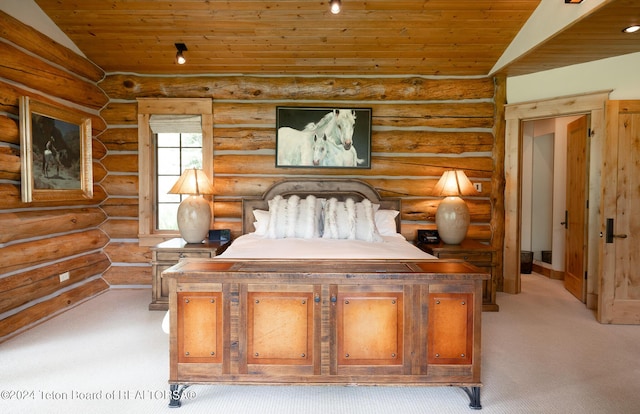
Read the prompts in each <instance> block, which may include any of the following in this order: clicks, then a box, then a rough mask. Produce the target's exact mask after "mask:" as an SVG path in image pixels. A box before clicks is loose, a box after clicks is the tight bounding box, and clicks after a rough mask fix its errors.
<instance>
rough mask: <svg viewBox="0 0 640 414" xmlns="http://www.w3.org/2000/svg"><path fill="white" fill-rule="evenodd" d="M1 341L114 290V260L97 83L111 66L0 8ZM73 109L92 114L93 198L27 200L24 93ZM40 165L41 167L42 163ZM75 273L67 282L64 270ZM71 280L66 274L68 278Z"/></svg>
mask: <svg viewBox="0 0 640 414" xmlns="http://www.w3.org/2000/svg"><path fill="white" fill-rule="evenodd" d="M0 22H1V24H0V38H1V39H0V61H1V62H2V64H1V65H0V257H1V258H2V261H1V263H0V320H1V323H0V340H2V339H3V338H7V337H10V336H11V335H13V334H15V333H17V332H20V331H22V330H24V329H27V328H28V327H29V326H31V325H33V324H34V323H37V322H38V321H40V320H43V319H47V318H49V317H51V316H52V315H55V314H57V313H58V312H61V311H63V310H64V309H66V308H68V307H70V306H74V305H75V304H77V303H79V302H82V301H84V300H87V299H88V298H90V297H93V296H95V295H97V294H99V293H100V292H103V291H105V290H106V289H108V287H109V286H108V284H107V283H106V282H105V280H104V279H103V278H102V274H103V272H105V271H106V270H107V269H108V268H109V267H110V266H111V263H110V260H109V257H108V253H107V251H106V250H105V247H107V246H109V242H110V238H109V235H108V234H107V233H106V232H105V231H103V230H101V229H100V225H101V224H102V223H103V222H104V221H105V220H106V219H107V213H106V212H105V210H104V209H102V208H100V203H101V202H102V201H103V200H105V199H106V193H105V190H104V189H103V187H102V186H101V184H100V181H101V180H102V178H103V176H104V173H105V172H106V171H107V169H106V168H104V167H102V166H101V162H100V159H102V158H104V157H105V155H106V147H105V146H104V145H103V144H102V143H101V142H100V139H99V136H100V134H102V133H103V132H104V131H105V130H106V123H105V122H104V120H103V119H102V118H101V117H100V114H99V109H100V108H102V107H103V106H104V105H105V104H106V103H107V101H108V98H107V95H106V94H105V93H104V92H103V91H102V90H101V89H100V88H99V87H98V86H97V82H98V81H99V80H100V79H102V78H103V76H104V72H103V71H102V70H101V69H100V68H98V67H97V66H95V65H94V64H93V63H91V62H89V61H88V60H86V59H84V58H81V57H80V56H78V55H77V54H75V53H74V52H73V51H71V50H69V49H67V48H65V47H63V46H61V45H59V44H57V43H55V42H53V41H52V40H50V39H49V38H47V37H46V36H44V35H42V34H40V33H39V32H37V31H35V30H34V29H32V28H31V27H29V26H26V25H23V24H22V23H20V22H19V21H17V20H15V19H14V18H12V17H11V16H9V15H7V14H5V13H3V12H0ZM23 95H28V96H30V97H32V98H34V99H37V100H40V101H43V102H47V103H53V104H56V105H60V106H66V107H72V108H73V109H75V110H78V111H80V112H82V113H84V114H86V116H88V117H90V118H91V121H92V128H93V139H92V144H93V145H92V147H93V154H92V157H93V170H94V173H95V175H94V197H93V199H90V200H82V201H56V202H46V203H45V202H33V203H23V202H22V201H21V194H20V179H21V166H20V142H21V141H20V131H19V122H18V119H19V106H18V101H19V98H20V96H23ZM35 168H37V167H35ZM61 274H67V275H68V279H67V280H63V281H61V278H60V275H61ZM63 279H64V278H63Z"/></svg>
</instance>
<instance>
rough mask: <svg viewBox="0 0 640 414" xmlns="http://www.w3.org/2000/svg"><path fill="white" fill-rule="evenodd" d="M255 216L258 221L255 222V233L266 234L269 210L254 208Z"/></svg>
mask: <svg viewBox="0 0 640 414" xmlns="http://www.w3.org/2000/svg"><path fill="white" fill-rule="evenodd" d="M253 217H254V218H255V219H256V221H254V222H253V227H254V228H255V231H254V233H255V235H256V236H264V235H266V234H267V228H268V227H269V212H268V211H267V210H253Z"/></svg>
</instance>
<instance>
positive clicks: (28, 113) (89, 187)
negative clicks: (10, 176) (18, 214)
mask: <svg viewBox="0 0 640 414" xmlns="http://www.w3.org/2000/svg"><path fill="white" fill-rule="evenodd" d="M91 158H92V156H91V118H90V117H88V116H87V115H86V114H83V113H81V112H78V111H75V110H73V109H71V108H66V107H63V106H58V105H55V104H50V103H45V102H41V101H38V100H35V99H32V98H30V97H28V96H22V97H20V161H21V164H22V165H21V167H22V177H21V185H22V201H23V202H25V203H29V202H33V201H55V200H82V199H85V198H92V197H93V173H92V164H91V163H92V160H91Z"/></svg>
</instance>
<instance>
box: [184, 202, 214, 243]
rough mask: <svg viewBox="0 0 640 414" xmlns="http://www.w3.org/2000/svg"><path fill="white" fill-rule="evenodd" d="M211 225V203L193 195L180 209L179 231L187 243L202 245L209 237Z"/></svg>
mask: <svg viewBox="0 0 640 414" xmlns="http://www.w3.org/2000/svg"><path fill="white" fill-rule="evenodd" d="M210 224H211V208H210V207H209V202H208V201H207V200H205V199H204V197H202V196H201V195H192V196H189V197H187V198H186V199H184V200H183V201H182V203H180V206H179V207H178V230H180V236H181V237H182V238H183V239H184V240H185V241H186V242H187V243H200V242H202V240H204V239H205V237H207V234H208V233H209V226H210Z"/></svg>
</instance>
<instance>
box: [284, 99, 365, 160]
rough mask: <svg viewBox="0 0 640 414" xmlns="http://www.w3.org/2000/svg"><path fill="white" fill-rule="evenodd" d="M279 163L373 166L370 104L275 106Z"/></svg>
mask: <svg viewBox="0 0 640 414" xmlns="http://www.w3.org/2000/svg"><path fill="white" fill-rule="evenodd" d="M276 167H309V168H371V108H304V107H280V106H279V107H277V108H276Z"/></svg>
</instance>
